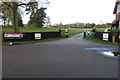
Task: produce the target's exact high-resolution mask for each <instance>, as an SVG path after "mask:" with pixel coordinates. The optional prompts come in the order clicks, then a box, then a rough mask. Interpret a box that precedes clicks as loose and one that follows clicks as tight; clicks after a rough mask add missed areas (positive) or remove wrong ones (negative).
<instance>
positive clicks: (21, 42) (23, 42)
mask: <svg viewBox="0 0 120 80" xmlns="http://www.w3.org/2000/svg"><path fill="white" fill-rule="evenodd" d="M60 39H65V37H59V38H53V39H43V40H31V41H7V42H3V43H2V45H3V46H7V45H10V42H12V44H13V45H17V44H29V43H37V42H47V41H53V40H60Z"/></svg>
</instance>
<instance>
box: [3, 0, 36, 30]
mask: <svg viewBox="0 0 120 80" xmlns="http://www.w3.org/2000/svg"><path fill="white" fill-rule="evenodd" d="M3 4H4V5H6V6H7V7H9V8H11V10H12V13H13V25H14V32H19V29H18V14H17V10H18V7H20V6H22V7H23V6H24V7H26V9H28V8H29V12H34V8H35V7H37V6H38V3H37V2H4V1H3ZM27 11H28V10H27Z"/></svg>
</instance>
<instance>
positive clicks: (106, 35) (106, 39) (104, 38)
mask: <svg viewBox="0 0 120 80" xmlns="http://www.w3.org/2000/svg"><path fill="white" fill-rule="evenodd" d="M108 38H109V34H108V33H103V40H105V41H108Z"/></svg>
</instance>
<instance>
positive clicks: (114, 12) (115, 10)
mask: <svg viewBox="0 0 120 80" xmlns="http://www.w3.org/2000/svg"><path fill="white" fill-rule="evenodd" d="M117 4H118V2H116V3H115V7H114V11H113V14H116V12H117Z"/></svg>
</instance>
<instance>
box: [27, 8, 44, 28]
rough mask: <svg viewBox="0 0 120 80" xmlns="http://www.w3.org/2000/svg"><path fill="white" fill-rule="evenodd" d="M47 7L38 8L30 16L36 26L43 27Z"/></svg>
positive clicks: (31, 21)
mask: <svg viewBox="0 0 120 80" xmlns="http://www.w3.org/2000/svg"><path fill="white" fill-rule="evenodd" d="M45 9H46V8H40V9H37V10H36V12H34V14H32V15H31V16H30V21H29V23H30V24H32V25H33V26H35V27H43V26H44V23H45V18H46V13H45Z"/></svg>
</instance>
